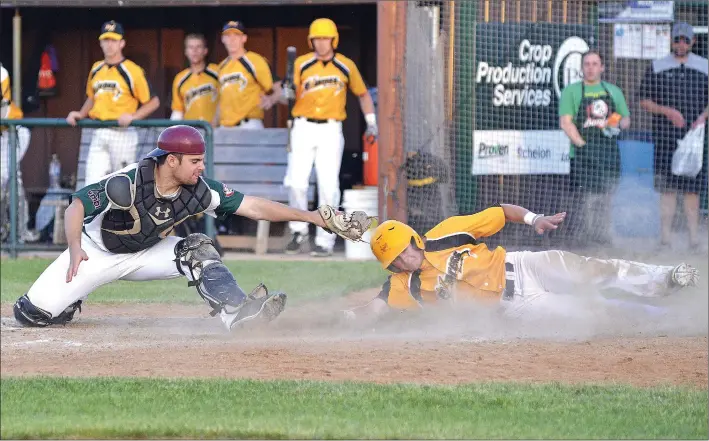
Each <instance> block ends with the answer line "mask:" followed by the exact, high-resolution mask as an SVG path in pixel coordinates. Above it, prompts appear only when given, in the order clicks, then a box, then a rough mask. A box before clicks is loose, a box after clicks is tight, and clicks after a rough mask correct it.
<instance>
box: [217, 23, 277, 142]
mask: <svg viewBox="0 0 709 441" xmlns="http://www.w3.org/2000/svg"><path fill="white" fill-rule="evenodd" d="M247 38H248V37H247V36H246V29H245V28H244V25H243V23H241V22H240V21H230V22H228V23H227V24H225V25H224V27H223V28H222V43H224V47H225V48H226V50H227V53H228V54H229V55H228V56H227V57H226V58H225V59H224V61H222V62H221V63H220V64H219V84H220V89H219V106H218V108H217V117H216V118H215V120H214V122H213V125H215V126H216V125H220V126H222V127H239V128H241V129H263V113H264V110H268V109H270V108H271V107H272V106H273V104H274V103H275V102H276V100H275V99H274V98H272V97H270V96H269V95H273V92H274V91H276V92H277V93H278V94H279V95H280V93H281V90H280V88H278V87H277V85H274V80H275V79H274V77H273V73H272V72H271V67H270V66H269V65H268V61H266V59H265V58H264V57H262V56H261V55H259V54H257V53H255V52H251V51H247V50H246V48H245V46H244V45H245V44H246V40H247Z"/></svg>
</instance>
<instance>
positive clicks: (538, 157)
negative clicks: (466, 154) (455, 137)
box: [472, 23, 594, 175]
mask: <svg viewBox="0 0 709 441" xmlns="http://www.w3.org/2000/svg"><path fill="white" fill-rule="evenodd" d="M593 30H594V28H593V27H592V26H587V25H563V24H547V23H543V24H541V23H540V24H501V23H490V24H479V25H478V26H477V33H476V39H477V40H476V41H477V43H476V57H475V78H474V81H475V100H476V102H475V133H474V156H473V166H472V173H473V174H474V175H487V174H510V175H514V174H568V173H569V159H568V155H569V140H568V138H567V137H566V135H565V134H564V132H563V131H561V130H560V129H559V117H558V108H559V96H560V95H561V90H563V88H564V87H566V86H567V85H568V84H571V83H573V82H576V81H581V79H582V72H581V56H582V55H583V54H584V53H585V52H586V51H588V50H589V47H590V46H592V45H593V44H594V37H593Z"/></svg>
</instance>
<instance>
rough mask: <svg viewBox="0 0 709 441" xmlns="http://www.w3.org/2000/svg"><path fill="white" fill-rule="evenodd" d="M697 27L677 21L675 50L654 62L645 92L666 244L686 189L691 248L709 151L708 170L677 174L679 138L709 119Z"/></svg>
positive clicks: (704, 63)
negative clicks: (680, 196)
mask: <svg viewBox="0 0 709 441" xmlns="http://www.w3.org/2000/svg"><path fill="white" fill-rule="evenodd" d="M695 41H696V39H695V38H694V32H693V30H692V26H690V25H689V24H687V23H683V22H680V23H676V24H675V25H674V26H673V28H672V54H670V55H667V56H666V57H664V58H660V59H658V60H655V61H653V63H652V65H651V66H650V68H649V69H648V71H647V73H646V75H645V79H644V81H643V84H642V86H641V91H640V97H641V101H640V105H641V107H642V108H643V109H645V110H646V111H648V112H650V113H652V114H653V115H654V118H653V140H654V143H655V189H656V190H657V191H658V192H660V193H661V194H662V196H661V199H660V211H661V224H662V237H661V246H663V248H665V247H669V246H670V243H671V236H672V220H673V218H674V214H675V210H676V207H677V193H683V194H684V213H685V215H686V217H687V228H688V230H689V240H690V246H691V249H694V250H696V249H697V246H698V242H699V239H698V229H699V227H698V226H699V193H700V191H701V186H702V183H703V182H704V181H705V179H706V172H707V167H706V156H707V155H706V153H705V154H704V158H705V163H704V164H703V167H702V171H701V172H700V173H699V175H698V176H696V177H695V178H688V177H682V176H676V175H673V174H672V155H673V153H674V152H675V150H676V149H677V140H678V139H682V138H684V136H685V135H686V134H687V132H688V131H689V130H690V129H692V128H694V127H697V126H699V125H701V124H705V122H706V119H707V101H708V100H707V71H708V70H709V64H708V62H707V59H706V58H702V57H700V56H699V55H696V54H693V53H692V52H691V50H692V45H693V44H694V43H695Z"/></svg>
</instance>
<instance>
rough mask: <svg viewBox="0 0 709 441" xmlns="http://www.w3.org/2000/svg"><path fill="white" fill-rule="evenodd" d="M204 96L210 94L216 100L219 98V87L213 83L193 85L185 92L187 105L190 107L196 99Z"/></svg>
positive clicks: (212, 99) (211, 98)
mask: <svg viewBox="0 0 709 441" xmlns="http://www.w3.org/2000/svg"><path fill="white" fill-rule="evenodd" d="M203 96H209V98H210V100H211V101H212V102H214V101H216V100H217V89H216V88H215V87H214V86H213V85H211V84H203V85H201V86H197V87H193V88H192V89H190V90H188V91H187V93H186V94H185V105H186V106H187V107H190V105H192V102H193V101H194V100H196V99H197V98H200V97H203Z"/></svg>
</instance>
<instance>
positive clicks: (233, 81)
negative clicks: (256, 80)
mask: <svg viewBox="0 0 709 441" xmlns="http://www.w3.org/2000/svg"><path fill="white" fill-rule="evenodd" d="M219 82H220V83H221V84H222V90H224V89H225V88H227V87H229V86H231V85H235V86H237V87H238V88H239V91H242V90H244V89H245V88H246V85H247V84H249V80H248V79H246V76H245V75H244V74H243V73H241V72H234V73H230V74H226V75H224V76H222V77H220V78H219Z"/></svg>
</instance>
